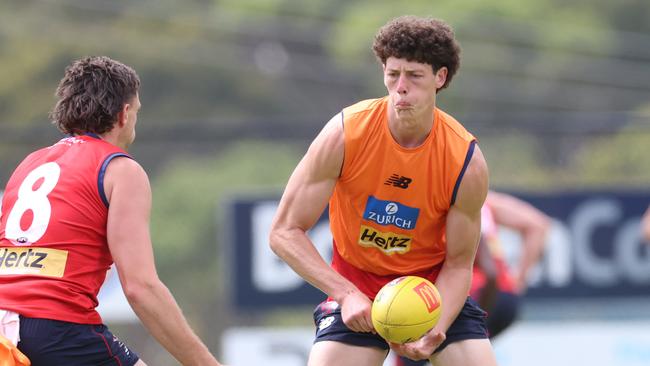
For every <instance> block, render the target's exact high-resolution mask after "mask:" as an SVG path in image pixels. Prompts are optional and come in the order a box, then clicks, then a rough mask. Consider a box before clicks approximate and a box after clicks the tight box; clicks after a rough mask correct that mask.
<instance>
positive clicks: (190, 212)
mask: <svg viewBox="0 0 650 366" xmlns="http://www.w3.org/2000/svg"><path fill="white" fill-rule="evenodd" d="M301 154H302V151H300V148H298V147H296V146H292V145H291V144H287V145H280V144H271V143H267V142H259V141H257V142H256V141H242V142H237V143H234V144H232V146H229V147H227V148H226V149H224V150H222V151H219V152H216V153H215V154H214V155H211V156H204V157H196V156H183V157H179V158H176V159H175V160H174V161H173V162H171V163H169V164H168V165H167V166H166V167H165V169H164V171H163V172H162V173H161V174H159V175H158V177H157V178H156V179H155V180H154V181H153V185H152V189H153V195H154V204H153V212H152V219H151V221H152V240H153V242H154V248H155V253H156V262H157V265H158V268H159V270H160V275H161V278H162V279H163V280H164V281H165V282H166V283H168V285H169V286H170V287H171V288H173V289H174V292H175V293H176V292H178V293H179V298H187V299H193V300H192V304H188V305H189V306H198V305H196V304H203V306H209V304H211V303H213V302H214V296H215V295H214V291H206V289H209V288H212V287H213V286H214V284H215V283H219V281H217V279H218V278H219V277H220V276H222V275H225V273H224V271H225V270H224V269H223V268H218V265H217V263H218V260H219V259H223V258H222V254H223V253H224V252H225V251H227V250H229V248H230V246H231V243H228V242H223V241H222V240H224V239H226V238H225V236H224V235H225V234H224V228H223V227H221V225H220V224H221V223H222V222H224V219H227V218H229V216H228V215H229V212H228V211H227V207H226V206H225V205H224V204H225V201H226V200H227V199H230V198H231V195H232V194H236V193H242V192H247V193H253V192H264V191H269V190H271V189H273V191H272V192H273V193H274V194H279V192H281V190H282V189H283V185H284V184H285V183H286V181H287V179H288V177H289V175H290V174H291V171H292V170H293V168H294V167H295V165H296V164H297V162H298V159H299V157H300V156H301ZM273 187H275V188H273ZM218 207H219V208H221V210H220V211H219V216H218V215H217V208H218ZM215 228H217V229H216V230H215ZM213 290H214V289H213ZM197 300H198V301H197Z"/></svg>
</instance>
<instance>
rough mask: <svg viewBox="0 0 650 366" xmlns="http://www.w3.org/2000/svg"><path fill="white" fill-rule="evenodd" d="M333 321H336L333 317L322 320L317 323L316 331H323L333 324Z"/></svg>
mask: <svg viewBox="0 0 650 366" xmlns="http://www.w3.org/2000/svg"><path fill="white" fill-rule="evenodd" d="M334 320H336V318H334V316H328V317H327V318H324V319H323V320H321V321H320V323H318V330H323V329H325V328H327V327H329V326H330V325H332V324H334Z"/></svg>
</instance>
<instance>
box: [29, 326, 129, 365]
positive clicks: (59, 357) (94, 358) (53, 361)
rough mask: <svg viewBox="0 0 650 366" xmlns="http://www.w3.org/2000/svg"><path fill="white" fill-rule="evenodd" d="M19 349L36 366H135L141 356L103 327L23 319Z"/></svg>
mask: <svg viewBox="0 0 650 366" xmlns="http://www.w3.org/2000/svg"><path fill="white" fill-rule="evenodd" d="M18 349H19V350H20V351H21V352H23V353H24V354H25V356H27V357H28V358H29V359H30V360H31V362H32V366H95V365H103V366H133V365H135V363H136V362H138V359H139V358H138V355H136V354H135V353H134V352H133V351H131V350H130V349H128V347H126V346H125V345H124V343H122V342H120V340H119V339H117V337H115V336H114V335H113V334H112V333H111V332H110V331H109V330H108V328H107V327H106V326H105V325H103V324H100V325H90V324H76V323H69V322H63V321H58V320H49V319H37V318H27V317H24V316H22V315H21V316H20V342H18Z"/></svg>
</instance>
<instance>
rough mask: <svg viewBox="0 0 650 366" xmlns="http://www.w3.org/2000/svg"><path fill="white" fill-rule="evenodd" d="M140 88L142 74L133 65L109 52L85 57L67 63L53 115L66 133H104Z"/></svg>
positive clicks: (51, 115)
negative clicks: (108, 55) (120, 60)
mask: <svg viewBox="0 0 650 366" xmlns="http://www.w3.org/2000/svg"><path fill="white" fill-rule="evenodd" d="M139 89H140V78H139V77H138V74H136V72H135V71H134V70H133V69H132V68H130V67H129V66H126V65H124V64H123V63H121V62H118V61H115V60H112V59H110V58H108V57H105V56H91V57H84V58H82V59H79V60H76V61H74V62H73V63H72V64H71V65H69V66H68V67H66V69H65V75H64V76H63V79H61V81H60V82H59V86H58V87H57V89H56V96H57V97H58V98H59V100H58V102H57V103H56V105H55V106H54V109H53V110H52V111H51V112H50V118H51V119H52V123H53V124H54V125H56V126H57V128H58V129H59V130H61V132H63V133H66V134H83V133H96V134H103V133H105V132H108V131H110V130H112V129H113V126H114V125H115V122H116V121H117V115H118V113H119V112H120V111H121V110H122V108H123V107H124V104H127V103H129V102H130V101H131V99H132V98H134V97H135V96H136V95H137V93H138V90H139Z"/></svg>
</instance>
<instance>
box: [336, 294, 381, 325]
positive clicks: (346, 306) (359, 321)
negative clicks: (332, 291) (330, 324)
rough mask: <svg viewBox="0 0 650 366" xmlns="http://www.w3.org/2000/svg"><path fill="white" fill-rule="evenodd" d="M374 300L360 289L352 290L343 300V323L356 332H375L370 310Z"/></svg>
mask: <svg viewBox="0 0 650 366" xmlns="http://www.w3.org/2000/svg"><path fill="white" fill-rule="evenodd" d="M371 309H372V302H371V301H370V299H369V298H368V297H367V296H366V295H364V294H363V293H362V292H360V291H355V292H351V293H349V294H347V295H345V297H344V298H343V299H342V300H341V317H342V318H343V323H345V325H346V326H347V327H348V328H350V329H351V330H352V331H355V332H363V333H375V327H374V326H373V325H372V318H371V317H370V310H371Z"/></svg>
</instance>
